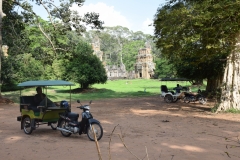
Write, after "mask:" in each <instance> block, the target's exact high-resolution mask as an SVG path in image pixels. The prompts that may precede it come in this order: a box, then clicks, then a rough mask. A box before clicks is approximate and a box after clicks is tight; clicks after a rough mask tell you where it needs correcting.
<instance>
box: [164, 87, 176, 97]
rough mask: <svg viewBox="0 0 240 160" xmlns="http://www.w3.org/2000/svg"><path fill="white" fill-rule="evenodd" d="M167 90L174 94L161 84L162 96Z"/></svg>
mask: <svg viewBox="0 0 240 160" xmlns="http://www.w3.org/2000/svg"><path fill="white" fill-rule="evenodd" d="M168 92H171V93H172V94H174V92H173V91H168V88H167V86H166V85H161V95H162V96H163V95H165V94H166V93H168Z"/></svg>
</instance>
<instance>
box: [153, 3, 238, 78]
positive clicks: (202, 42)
mask: <svg viewBox="0 0 240 160" xmlns="http://www.w3.org/2000/svg"><path fill="white" fill-rule="evenodd" d="M238 10H239V1H228V0H223V1H211V0H204V1H196V0H172V1H170V2H169V3H168V4H166V5H165V6H163V7H161V8H159V9H158V11H157V14H156V15H155V20H154V25H155V38H156V45H157V47H158V48H160V49H161V52H162V54H163V55H164V56H166V57H167V58H168V60H169V61H171V62H172V63H174V64H175V65H176V68H178V67H181V68H180V69H179V71H178V73H179V74H182V75H183V74H184V73H185V71H186V70H189V69H190V75H189V77H191V78H192V79H194V78H195V77H196V75H197V76H198V77H196V78H201V79H204V78H208V79H211V78H212V79H214V78H215V79H216V80H219V78H220V79H221V77H222V76H223V68H224V66H225V65H226V58H227V56H228V55H229V54H230V53H231V51H232V49H233V48H234V45H235V44H236V39H235V38H236V36H237V35H238V34H239V28H240V23H239V22H240V16H239V12H238ZM222 60H225V61H222ZM185 67H186V68H185ZM205 70H208V72H205ZM185 76H186V75H185ZM217 78H218V79H217Z"/></svg>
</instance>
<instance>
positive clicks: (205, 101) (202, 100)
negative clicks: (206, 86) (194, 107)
mask: <svg viewBox="0 0 240 160" xmlns="http://www.w3.org/2000/svg"><path fill="white" fill-rule="evenodd" d="M198 100H199V103H201V104H205V103H207V100H206V98H204V97H199V98H198Z"/></svg>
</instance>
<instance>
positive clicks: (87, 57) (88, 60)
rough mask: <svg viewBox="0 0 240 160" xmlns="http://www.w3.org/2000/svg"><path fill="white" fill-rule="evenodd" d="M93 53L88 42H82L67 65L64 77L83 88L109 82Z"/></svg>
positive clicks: (101, 65)
mask: <svg viewBox="0 0 240 160" xmlns="http://www.w3.org/2000/svg"><path fill="white" fill-rule="evenodd" d="M92 53H93V50H92V47H91V46H90V45H89V44H87V43H86V42H83V41H80V42H79V44H78V45H77V46H76V48H75V50H74V52H73V55H72V57H71V58H70V59H69V61H68V63H66V70H65V75H64V76H65V77H66V78H67V79H68V80H71V81H74V82H77V83H79V84H80V85H81V88H88V87H89V86H90V85H92V84H95V83H105V82H106V81H107V75H106V71H105V69H104V67H103V64H102V63H101V61H100V60H99V59H98V58H97V57H96V55H93V54H92Z"/></svg>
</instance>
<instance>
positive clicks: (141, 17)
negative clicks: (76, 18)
mask: <svg viewBox="0 0 240 160" xmlns="http://www.w3.org/2000/svg"><path fill="white" fill-rule="evenodd" d="M166 2H167V0H85V2H84V5H83V6H82V7H78V6H76V5H75V6H73V8H72V9H73V10H76V11H78V13H79V14H80V15H83V14H84V13H86V12H95V13H99V19H100V20H101V21H104V26H108V27H112V26H117V25H120V26H123V27H127V28H129V29H130V30H132V31H134V32H136V31H142V32H144V33H145V34H153V30H154V28H153V27H152V26H149V25H150V24H152V22H153V19H154V15H155V14H156V12H157V9H158V7H160V6H161V5H163V4H165V3H166Z"/></svg>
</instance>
